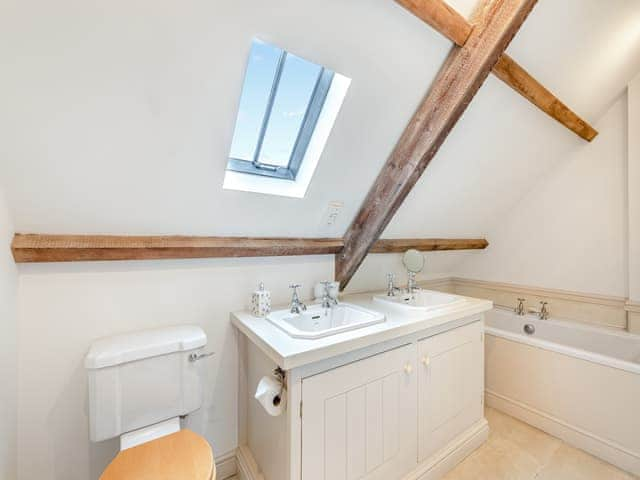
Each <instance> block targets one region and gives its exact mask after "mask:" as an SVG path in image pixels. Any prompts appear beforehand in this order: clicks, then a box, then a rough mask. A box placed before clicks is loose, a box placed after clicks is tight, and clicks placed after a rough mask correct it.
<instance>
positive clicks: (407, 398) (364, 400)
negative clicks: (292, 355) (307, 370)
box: [302, 345, 418, 480]
mask: <svg viewBox="0 0 640 480" xmlns="http://www.w3.org/2000/svg"><path fill="white" fill-rule="evenodd" d="M416 358H417V350H416V345H407V346H405V347H401V348H397V349H395V350H391V351H388V352H384V353H381V354H378V355H375V356H373V357H369V358H366V359H364V360H360V361H357V362H354V363H351V364H349V365H345V366H343V367H339V368H336V369H335V370H330V371H328V372H325V373H321V374H319V375H316V376H313V377H310V378H306V379H304V380H303V381H302V480H355V479H365V480H373V479H376V480H377V479H380V480H382V479H384V480H391V479H396V478H401V477H402V476H403V474H404V473H406V472H408V471H409V470H411V469H412V468H414V467H415V466H416V458H417V445H416V443H417V433H418V432H417V426H416V416H417V410H416V408H417V406H416V403H417V396H418V395H417V381H416V371H415V370H416V364H415V362H416Z"/></svg>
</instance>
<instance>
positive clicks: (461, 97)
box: [336, 0, 536, 289]
mask: <svg viewBox="0 0 640 480" xmlns="http://www.w3.org/2000/svg"><path fill="white" fill-rule="evenodd" d="M535 3H536V0H483V1H482V4H481V7H480V9H479V10H478V12H477V13H476V15H475V17H474V28H473V30H472V31H471V35H470V36H469V39H468V40H467V41H466V43H465V45H464V46H463V47H457V46H456V47H454V48H453V50H452V51H451V53H450V54H449V57H448V58H447V60H446V62H445V64H444V66H443V67H442V69H441V70H440V72H439V74H438V76H437V78H436V80H435V81H434V83H433V85H432V87H431V89H430V91H429V93H428V94H427V96H426V97H425V99H424V100H423V102H422V104H421V105H420V106H419V107H418V110H417V112H416V113H415V114H414V116H413V118H412V119H411V121H410V122H409V125H408V126H407V127H406V129H405V131H404V133H403V134H402V136H401V137H400V140H399V141H398V144H397V145H396V147H395V149H394V150H393V152H392V153H391V156H390V157H389V158H388V159H387V162H386V163H385V165H384V166H383V167H382V171H381V172H380V174H379V175H378V177H377V179H376V181H375V183H374V184H373V186H372V187H371V189H370V190H369V193H368V194H367V197H366V198H365V200H364V202H363V204H362V207H361V208H360V211H359V212H358V214H357V215H356V217H355V219H354V220H353V222H352V223H351V225H350V227H349V229H348V230H347V232H346V234H345V237H344V249H343V251H342V252H341V253H339V254H338V255H337V256H336V280H338V281H339V282H340V288H341V289H344V287H345V286H346V285H347V284H348V283H349V281H350V280H351V278H352V277H353V275H354V274H355V272H356V271H357V269H358V267H359V266H360V264H361V263H362V261H363V260H364V258H365V257H366V255H367V253H368V252H369V250H370V249H371V247H372V246H373V244H374V243H375V242H376V240H378V238H380V235H381V234H382V232H383V231H384V229H385V228H386V226H387V225H388V223H389V222H390V221H391V218H392V217H393V215H394V214H395V212H396V211H397V210H398V208H399V207H400V205H401V204H402V202H403V201H404V199H405V198H406V196H407V195H408V194H409V192H410V191H411V189H412V188H413V186H414V185H415V184H416V182H417V181H418V179H419V178H420V176H421V175H422V173H423V172H424V170H425V169H426V168H427V165H429V162H430V161H431V159H432V158H433V157H434V156H435V154H436V153H437V152H438V150H439V149H440V147H441V146H442V144H443V143H444V141H445V139H446V138H447V136H448V135H449V132H450V131H451V129H452V128H453V127H454V126H455V125H456V123H457V122H458V120H459V118H460V116H461V115H462V114H463V112H464V111H465V110H466V108H467V106H468V105H469V103H470V102H471V100H473V98H474V96H475V94H476V93H477V91H478V89H479V88H480V87H481V86H482V84H483V83H484V81H485V80H486V78H487V76H488V75H489V73H490V72H491V69H492V68H493V66H494V65H495V64H496V62H497V61H498V58H499V57H500V55H502V54H503V53H504V50H505V49H506V48H507V46H508V45H509V42H510V41H511V39H512V38H513V36H514V35H515V34H516V32H517V31H518V30H519V29H520V27H521V25H522V24H523V22H524V21H525V19H526V17H527V15H528V14H529V12H530V11H531V9H532V8H533V6H534V5H535Z"/></svg>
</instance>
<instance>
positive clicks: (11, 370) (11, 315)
mask: <svg viewBox="0 0 640 480" xmlns="http://www.w3.org/2000/svg"><path fill="white" fill-rule="evenodd" d="M12 236H13V226H12V222H11V218H10V216H9V209H8V208H7V205H6V203H5V199H4V195H3V192H2V189H0V478H2V479H4V478H6V479H13V478H16V475H17V474H16V459H17V456H16V455H17V454H16V444H17V426H18V423H17V419H16V418H17V395H18V384H17V380H18V378H17V377H18V375H17V372H18V364H17V363H18V362H17V360H18V354H17V346H18V336H17V321H18V319H17V310H16V303H17V295H18V272H17V269H16V266H15V263H14V262H13V257H12V256H11V250H10V245H11V238H12Z"/></svg>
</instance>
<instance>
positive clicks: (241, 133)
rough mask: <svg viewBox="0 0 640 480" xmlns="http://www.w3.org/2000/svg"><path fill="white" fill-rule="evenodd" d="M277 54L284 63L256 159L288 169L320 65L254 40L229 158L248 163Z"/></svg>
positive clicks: (319, 71)
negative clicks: (282, 58)
mask: <svg viewBox="0 0 640 480" xmlns="http://www.w3.org/2000/svg"><path fill="white" fill-rule="evenodd" d="M282 55H286V56H285V57H284V64H283V66H282V72H281V76H280V79H279V84H278V86H277V87H278V88H277V91H276V94H275V97H274V99H273V106H272V110H271V114H270V117H269V118H268V123H267V125H266V130H265V132H264V139H263V142H262V146H261V149H260V154H259V157H258V161H259V162H261V163H264V164H269V165H277V166H282V167H287V166H288V165H289V160H290V158H291V154H292V152H293V149H294V146H295V144H296V139H297V138H298V134H299V132H300V128H301V125H302V123H303V121H304V118H305V114H306V112H307V109H308V107H309V102H310V100H311V98H312V96H313V93H314V90H315V87H316V84H317V82H318V78H319V75H320V73H321V72H322V67H320V66H319V65H316V64H314V63H311V62H309V61H307V60H304V59H302V58H300V57H297V56H295V55H292V54H287V53H285V52H284V51H283V50H282V49H280V48H278V47H274V46H272V45H269V44H266V43H264V42H261V41H260V40H254V42H253V45H252V47H251V53H250V55H249V61H248V65H247V73H246V77H245V81H244V86H243V89H242V95H241V98H240V108H239V111H238V118H237V121H236V128H235V132H234V136H233V141H232V145H231V152H230V157H231V158H236V159H240V160H247V161H250V162H251V161H253V160H254V156H255V154H256V149H257V148H258V143H259V140H260V135H261V129H262V128H263V122H264V120H265V115H266V114H267V113H268V112H267V109H268V105H269V98H270V94H271V91H272V87H273V86H274V82H275V81H276V74H277V71H278V65H279V63H280V60H281V57H282Z"/></svg>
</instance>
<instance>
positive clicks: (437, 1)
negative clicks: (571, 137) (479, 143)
mask: <svg viewBox="0 0 640 480" xmlns="http://www.w3.org/2000/svg"><path fill="white" fill-rule="evenodd" d="M396 2H397V3H399V4H400V5H402V6H403V7H404V8H406V9H407V10H409V11H410V12H411V13H413V14H414V15H415V16H417V17H418V18H420V19H421V20H423V21H424V22H426V23H427V24H429V25H430V26H431V27H433V28H434V29H436V30H437V31H438V32H440V33H441V34H442V35H444V36H445V37H447V38H448V39H449V40H451V41H452V42H454V43H455V44H456V45H458V46H463V45H464V44H465V43H466V41H467V39H468V38H469V34H470V32H471V29H472V28H473V27H472V25H471V24H470V23H469V22H467V21H466V20H465V19H464V17H462V16H461V15H460V14H459V13H457V12H456V11H455V10H454V9H453V8H451V7H450V6H449V5H447V3H446V2H444V1H443V0H396ZM493 73H494V74H495V75H496V76H497V77H498V78H499V79H500V80H502V81H503V82H504V83H506V84H507V85H509V86H510V87H511V88H513V89H514V90H515V91H516V92H518V93H519V94H520V95H522V96H523V97H524V98H526V99H527V100H529V101H530V102H531V103H533V104H534V105H535V106H536V107H538V108H539V109H540V110H542V111H543V112H545V113H546V114H547V115H549V116H550V117H552V118H553V119H555V120H557V121H558V122H560V123H561V124H562V125H564V126H565V127H567V128H568V129H569V130H571V131H573V132H574V133H576V134H577V135H578V136H580V137H582V138H583V139H585V140H587V141H589V142H590V141H591V140H593V139H594V138H595V137H596V136H597V135H598V132H597V131H596V130H595V129H594V128H593V127H592V126H591V125H589V124H588V123H587V122H586V121H584V120H583V119H581V118H580V117H579V116H578V115H577V114H576V113H575V112H573V111H572V110H571V109H570V108H569V107H567V106H566V105H565V104H564V103H562V102H561V101H560V100H559V99H558V98H557V97H556V96H555V95H554V94H553V93H551V92H550V91H549V90H548V89H546V88H545V87H544V86H543V85H542V84H541V83H540V82H538V81H537V80H536V79H535V78H533V77H532V76H531V75H530V74H529V73H528V72H527V71H526V70H525V69H524V68H522V67H521V66H520V65H518V64H517V63H516V62H515V61H514V60H513V59H512V58H511V57H509V56H508V55H507V54H506V53H505V54H503V55H502V56H501V57H500V59H499V60H498V62H497V63H496V65H495V67H494V68H493Z"/></svg>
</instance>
